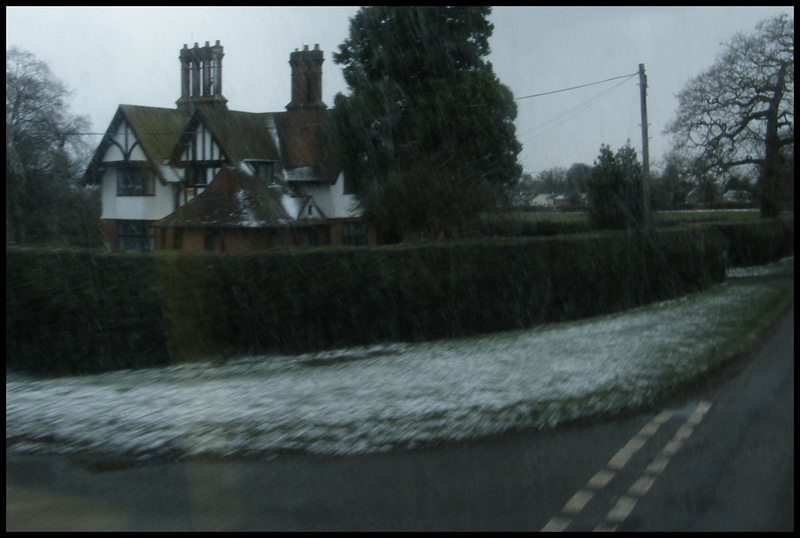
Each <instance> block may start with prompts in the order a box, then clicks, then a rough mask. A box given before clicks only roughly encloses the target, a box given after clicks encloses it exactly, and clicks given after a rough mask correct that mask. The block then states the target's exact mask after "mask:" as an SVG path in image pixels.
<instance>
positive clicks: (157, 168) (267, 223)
mask: <svg viewBox="0 0 800 538" xmlns="http://www.w3.org/2000/svg"><path fill="white" fill-rule="evenodd" d="M223 56H224V54H223V48H222V46H221V45H220V43H219V41H217V42H216V44H215V45H213V46H210V45H209V43H208V42H206V44H205V46H204V47H198V45H197V43H195V45H194V48H189V47H188V46H187V45H184V46H183V49H182V50H181V51H180V56H179V58H180V69H181V71H180V73H181V96H180V98H179V99H178V100H177V101H176V104H177V107H176V108H174V109H167V108H158V107H147V106H135V105H120V106H119V108H118V110H117V112H116V114H115V115H114V118H113V119H112V120H111V124H110V125H109V127H108V129H107V130H106V133H105V136H104V137H103V139H102V141H101V142H100V144H99V146H98V148H97V149H96V151H95V153H94V156H93V158H92V160H91V163H90V164H89V166H88V168H87V171H86V174H85V179H86V180H87V181H88V182H92V183H95V184H100V185H101V188H102V216H101V219H102V231H103V240H104V243H105V245H106V247H107V248H108V249H109V250H115V251H116V250H132V249H135V250H153V249H156V248H170V249H205V250H213V251H221V252H229V251H233V250H248V249H256V248H267V247H270V246H279V245H286V246H300V245H328V244H368V243H369V244H374V243H375V233H374V231H371V230H367V228H366V227H365V226H364V225H363V223H362V221H361V219H360V215H361V211H360V208H359V207H358V203H357V200H356V199H355V196H354V194H353V193H352V192H351V191H350V190H349V189H348V187H347V185H348V184H346V182H345V179H344V176H343V174H342V171H341V167H340V166H339V165H338V155H337V153H336V149H335V148H334V147H333V144H332V143H331V142H330V140H329V137H328V131H327V125H326V119H327V106H326V105H325V103H323V102H322V63H323V61H324V59H323V52H322V51H321V50H319V46H318V45H316V46H315V47H314V50H309V48H308V46H305V48H304V50H302V51H300V50H295V52H293V53H291V54H290V55H289V63H290V65H291V80H292V90H291V93H292V95H291V102H290V103H289V104H288V105H286V111H285V112H266V113H255V112H240V111H234V110H229V109H228V104H227V99H225V98H224V97H223V95H222V58H223ZM154 82H156V83H158V81H154ZM226 211H228V212H229V213H228V214H225V212H226Z"/></svg>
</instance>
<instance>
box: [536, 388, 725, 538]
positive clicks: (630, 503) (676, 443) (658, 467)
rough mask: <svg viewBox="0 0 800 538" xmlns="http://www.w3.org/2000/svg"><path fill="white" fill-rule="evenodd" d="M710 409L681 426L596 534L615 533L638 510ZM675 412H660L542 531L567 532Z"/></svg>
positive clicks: (702, 408) (703, 407)
mask: <svg viewBox="0 0 800 538" xmlns="http://www.w3.org/2000/svg"><path fill="white" fill-rule="evenodd" d="M710 408H711V402H700V403H698V404H697V407H696V408H695V410H694V412H693V413H692V414H691V415H690V416H689V418H688V419H687V420H686V422H685V423H684V424H682V425H681V426H680V427H679V428H678V430H677V431H676V432H675V434H674V435H673V436H672V438H671V439H670V440H669V441H668V442H667V444H666V445H665V446H664V448H662V449H661V451H660V452H659V453H658V455H656V457H655V458H654V459H653V461H652V462H650V464H649V465H648V466H647V469H646V470H645V473H644V475H642V476H641V477H639V479H638V480H637V481H636V482H635V483H634V484H633V485H632V486H631V487H630V489H628V494H627V495H623V496H622V497H620V498H619V499H618V500H617V503H616V504H615V505H614V507H613V508H612V509H611V510H610V511H609V512H608V514H607V515H606V517H605V521H604V522H601V523H600V524H598V525H597V527H595V529H594V530H595V531H596V532H608V531H612V532H613V531H615V530H616V529H617V526H618V524H619V523H622V522H623V521H625V519H626V518H627V517H628V516H629V515H630V513H631V511H633V509H634V507H636V503H637V502H638V500H639V499H640V498H642V497H644V496H645V495H646V494H647V492H648V491H650V488H651V487H652V486H653V483H654V482H655V480H656V478H657V476H658V475H660V474H661V473H662V472H663V471H664V469H665V468H666V466H667V464H668V463H669V460H670V458H671V457H672V456H674V455H675V453H677V452H678V450H680V448H681V447H682V446H683V443H684V441H686V440H687V439H688V438H689V436H691V435H692V432H694V429H695V427H696V426H697V425H698V424H699V423H700V421H702V420H703V416H704V415H705V414H706V412H708V410H709V409H710ZM673 415H674V413H673V412H672V411H669V410H664V411H661V412H660V413H659V414H658V415H656V416H655V417H653V418H652V419H651V420H650V421H649V422H648V423H647V424H646V425H645V426H644V427H643V428H642V429H641V430H640V431H639V433H638V434H636V435H635V436H634V437H632V438H631V439H630V440H629V441H628V442H627V443H626V444H625V446H623V447H622V448H620V449H619V450H618V451H617V453H616V454H614V456H613V457H612V458H611V459H610V460H609V461H608V463H607V464H606V467H605V469H602V470H600V471H598V472H597V473H595V475H594V476H593V477H592V478H590V479H589V482H587V483H586V487H585V488H583V489H581V490H579V491H578V492H577V493H575V494H574V495H573V496H572V497H571V498H570V499H569V500H568V501H567V503H566V504H565V505H564V507H563V508H562V509H561V515H560V516H555V517H553V518H551V519H550V521H548V522H547V524H546V525H545V526H544V528H542V531H543V532H546V531H551V532H561V531H564V530H566V528H567V527H569V525H570V523H572V518H571V517H564V516H566V515H569V516H575V515H577V514H579V513H580V512H581V511H582V510H583V509H584V508H585V507H586V505H587V504H588V503H589V501H590V500H591V499H592V497H594V494H595V492H596V491H599V490H601V489H602V488H604V487H605V486H607V485H608V483H609V482H611V480H612V479H613V478H614V477H615V476H616V472H617V471H619V470H621V469H622V468H623V467H625V465H626V464H627V463H628V462H629V461H630V460H631V458H632V457H633V456H634V455H635V454H636V453H637V452H638V451H639V450H640V449H641V448H642V447H643V446H644V445H645V444H646V443H647V441H648V440H649V439H650V437H652V435H653V434H654V433H656V432H657V431H658V429H659V427H661V425H662V424H664V423H665V422H667V421H668V420H669V419H670V418H672V416H673Z"/></svg>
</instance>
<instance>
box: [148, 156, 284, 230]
mask: <svg viewBox="0 0 800 538" xmlns="http://www.w3.org/2000/svg"><path fill="white" fill-rule="evenodd" d="M286 196H287V195H286V194H285V193H284V192H283V189H282V188H281V187H279V186H277V185H267V184H266V183H264V182H263V181H261V180H258V179H256V178H254V177H252V176H250V175H249V174H247V173H245V172H242V171H241V170H239V169H238V168H234V167H229V166H226V167H224V168H223V169H222V170H220V172H219V174H217V176H216V177H215V178H214V180H213V181H212V182H211V183H210V184H209V185H208V187H207V188H206V189H205V190H204V191H203V192H202V193H200V194H199V195H197V197H196V198H194V199H192V200H191V201H189V202H187V203H186V204H185V205H183V206H181V207H180V208H178V209H177V210H176V211H175V212H174V213H172V214H170V215H168V216H167V217H165V218H163V219H161V220H160V221H157V222H156V223H154V226H156V227H191V228H268V227H272V226H286V225H290V224H292V223H293V222H296V220H297V215H290V214H289V213H287V209H286V205H285V204H284V200H283V199H284V197H286Z"/></svg>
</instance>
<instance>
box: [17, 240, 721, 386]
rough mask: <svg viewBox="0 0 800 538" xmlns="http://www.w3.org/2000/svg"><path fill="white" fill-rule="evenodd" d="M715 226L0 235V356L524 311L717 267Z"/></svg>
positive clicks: (624, 293) (626, 301)
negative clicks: (296, 239) (335, 243)
mask: <svg viewBox="0 0 800 538" xmlns="http://www.w3.org/2000/svg"><path fill="white" fill-rule="evenodd" d="M725 244H726V241H725V239H724V237H723V236H722V235H721V233H720V232H719V231H718V230H717V229H715V228H696V229H688V230H670V231H661V232H659V233H658V234H656V235H655V236H652V237H640V236H637V235H636V234H634V233H629V232H603V233H592V234H580V235H572V236H561V237H548V238H507V239H496V238H495V239H491V240H489V239H487V240H469V241H461V242H447V243H429V244H423V245H414V246H393V247H379V248H368V247H367V248H325V249H313V250H304V249H292V250H273V251H265V252H257V253H248V254H226V255H218V254H207V253H184V252H181V253H177V252H159V253H156V254H150V255H148V254H97V253H89V252H81V251H66V250H65V251H49V250H34V249H18V248H7V261H6V329H7V330H6V351H7V356H8V360H7V363H6V364H7V368H10V369H12V370H14V369H23V370H29V371H34V372H46V373H51V374H65V373H81V372H95V371H102V370H114V369H120V368H133V367H146V366H157V365H164V364H169V363H173V362H178V361H183V360H194V359H207V358H216V357H224V356H233V355H241V354H246V353H264V352H305V351H311V350H318V349H323V348H331V347H339V346H350V345H359V344H370V343H376V342H385V341H420V340H427V339H433V338H446V337H456V336H463V335H469V334H476V333H486V332H493V331H500V330H509V329H516V328H524V327H530V326H531V325H534V324H538V323H544V322H553V321H562V320H571V319H577V318H582V317H587V316H595V315H599V314H605V313H610V312H615V311H619V310H623V309H627V308H631V307H635V306H639V305H642V304H645V303H648V302H651V301H658V300H665V299H669V298H672V297H676V296H678V295H682V294H686V293H692V292H695V291H699V290H702V289H704V288H706V287H708V286H709V285H711V284H713V283H715V282H721V281H722V280H723V279H724V271H725V269H724V249H725Z"/></svg>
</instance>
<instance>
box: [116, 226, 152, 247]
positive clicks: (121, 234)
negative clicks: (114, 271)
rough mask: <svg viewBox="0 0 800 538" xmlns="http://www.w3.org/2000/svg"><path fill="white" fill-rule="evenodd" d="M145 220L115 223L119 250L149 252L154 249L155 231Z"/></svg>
mask: <svg viewBox="0 0 800 538" xmlns="http://www.w3.org/2000/svg"><path fill="white" fill-rule="evenodd" d="M148 223H149V221H146V220H119V221H117V241H118V245H119V250H142V251H145V252H148V251H151V250H153V249H154V247H155V240H156V236H155V231H154V230H153V229H152V228H150V227H149V226H148Z"/></svg>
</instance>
